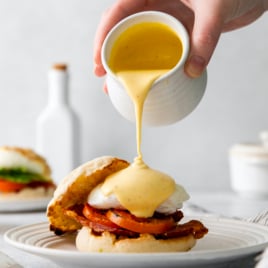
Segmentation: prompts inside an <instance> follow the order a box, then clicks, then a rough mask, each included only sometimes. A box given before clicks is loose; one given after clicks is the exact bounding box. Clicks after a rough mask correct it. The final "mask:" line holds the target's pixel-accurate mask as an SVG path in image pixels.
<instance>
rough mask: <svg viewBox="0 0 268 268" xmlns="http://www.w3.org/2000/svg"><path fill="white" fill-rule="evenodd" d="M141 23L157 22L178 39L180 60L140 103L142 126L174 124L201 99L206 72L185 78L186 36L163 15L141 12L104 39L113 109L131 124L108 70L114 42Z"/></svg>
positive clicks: (129, 107)
mask: <svg viewBox="0 0 268 268" xmlns="http://www.w3.org/2000/svg"><path fill="white" fill-rule="evenodd" d="M141 22H160V23H163V24H166V25H167V26H169V27H171V28H172V29H173V30H174V31H175V32H176V33H177V34H178V36H179V37H180V39H181V41H182V45H183V52H182V56H181V58H180V60H179V62H178V63H177V65H176V66H175V67H174V68H173V69H172V70H170V71H169V72H167V73H166V74H164V75H163V76H161V77H160V78H158V79H157V80H156V81H155V82H154V83H153V85H152V88H151V89H150V92H149V94H148V96H147V99H146V101H145V103H144V110H143V123H144V124H146V125H151V126H161V125H168V124H172V123H175V122H177V121H179V120H181V119H183V118H184V117H185V116H187V115H188V114H189V113H191V112H192V111H193V110H194V109H195V108H196V106H197V105H198V103H199V102H200V100H201V99H202V97H203V95H204V92H205V88H206V84H207V73H206V71H205V72H204V73H203V75H202V76H201V77H199V78H189V77H188V76H187V75H186V74H185V73H184V64H185V61H186V59H187V57H188V54H189V49H190V44H189V36H188V33H187V31H186V29H185V27H184V26H183V25H182V23H181V22H180V21H178V20H177V19H176V18H174V17H172V16H171V15H168V14H166V13H163V12H158V11H144V12H140V13H136V14H134V15H131V16H129V17H127V18H125V19H124V20H122V21H120V22H119V23H118V24H117V25H116V26H115V27H114V28H113V29H112V30H111V31H110V32H109V34H108V35H107V37H106V39H105V41H104V43H103V47H102V62H103V65H104V68H105V70H106V72H107V78H106V83H107V88H108V93H109V96H110V99H111V101H112V103H113V105H114V107H115V108H116V109H117V110H118V111H119V113H120V114H121V115H122V116H124V117H125V118H126V119H128V120H131V121H135V111H134V105H133V103H132V101H131V99H130V97H129V96H128V94H127V92H126V90H125V88H124V87H123V85H122V84H121V82H120V81H119V80H118V78H117V76H116V75H115V74H114V73H113V72H112V70H111V69H110V68H109V66H108V64H107V63H108V61H109V56H110V53H111V50H112V47H113V44H114V42H115V41H116V40H117V38H118V36H119V35H120V34H121V33H122V32H124V31H125V30H126V29H127V28H128V27H130V26H132V25H134V24H137V23H141Z"/></svg>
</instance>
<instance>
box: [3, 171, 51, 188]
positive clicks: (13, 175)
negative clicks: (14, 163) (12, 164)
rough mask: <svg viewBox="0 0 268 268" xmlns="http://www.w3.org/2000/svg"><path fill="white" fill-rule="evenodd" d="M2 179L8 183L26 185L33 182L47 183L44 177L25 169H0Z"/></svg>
mask: <svg viewBox="0 0 268 268" xmlns="http://www.w3.org/2000/svg"><path fill="white" fill-rule="evenodd" d="M1 177H2V178H4V179H5V180H8V181H12V182H18V183H25V184H26V183H30V182H32V181H46V179H45V178H44V177H43V176H42V175H40V174H37V173H33V172H29V171H27V170H26V169H25V168H12V169H7V168H0V178H1Z"/></svg>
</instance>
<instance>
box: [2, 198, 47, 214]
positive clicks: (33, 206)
mask: <svg viewBox="0 0 268 268" xmlns="http://www.w3.org/2000/svg"><path fill="white" fill-rule="evenodd" d="M50 200H51V197H40V198H36V197H35V198H25V199H21V200H17V199H13V200H8V201H7V200H0V212H17V211H33V210H43V209H46V207H47V205H48V203H49V201H50Z"/></svg>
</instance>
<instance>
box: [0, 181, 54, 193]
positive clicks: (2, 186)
mask: <svg viewBox="0 0 268 268" xmlns="http://www.w3.org/2000/svg"><path fill="white" fill-rule="evenodd" d="M25 187H29V188H37V187H45V188H49V187H54V184H53V183H52V182H42V181H34V182H30V183H19V182H14V181H9V180H5V179H0V192H4V193H12V192H19V191H20V190H22V189H23V188H25Z"/></svg>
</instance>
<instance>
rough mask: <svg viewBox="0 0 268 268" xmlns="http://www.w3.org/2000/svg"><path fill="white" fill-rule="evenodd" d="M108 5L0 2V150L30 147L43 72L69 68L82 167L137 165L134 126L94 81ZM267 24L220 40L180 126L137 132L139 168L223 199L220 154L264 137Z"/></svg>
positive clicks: (224, 167) (57, 0)
mask: <svg viewBox="0 0 268 268" xmlns="http://www.w3.org/2000/svg"><path fill="white" fill-rule="evenodd" d="M113 2H114V1H112V0H101V1H88V0H46V1H40V0H39V1H36V0H24V1H20V0H9V1H7V0H0V100H1V105H0V122H1V131H0V145H18V146H25V147H34V146H35V123H36V119H37V117H38V115H39V114H40V112H41V111H42V110H43V108H44V107H45V105H46V101H47V71H48V69H49V68H50V66H51V65H52V64H53V63H54V62H67V63H68V64H69V67H70V72H71V81H70V87H71V90H70V98H71V104H72V106H73V108H74V109H75V111H76V113H77V114H78V116H79V117H80V121H81V160H80V162H81V163H82V162H85V161H88V160H90V159H92V158H94V157H97V156H101V155H115V156H119V157H122V158H125V159H127V160H129V161H132V159H133V158H134V157H135V155H136V147H135V126H134V124H133V123H130V122H128V121H126V120H125V119H123V118H122V117H121V116H120V115H119V114H118V113H117V111H115V109H114V108H113V107H112V104H111V103H110V101H109V98H108V96H106V95H105V94H104V93H103V91H102V85H103V82H104V79H102V78H97V77H96V76H94V74H93V55H92V49H93V39H94V35H95V31H96V27H97V25H98V23H99V21H100V17H101V15H102V13H103V11H104V10H105V9H106V8H107V7H109V5H110V4H112V3H113ZM267 25H268V16H267V14H265V15H264V16H263V17H262V18H260V19H259V20H258V21H257V22H255V23H254V24H252V25H250V26H248V27H246V28H243V29H241V30H238V31H235V32H231V33H226V34H223V35H222V37H221V39H220V42H219V44H218V46H217V49H216V51H215V54H214V56H213V58H212V60H211V62H210V64H209V67H208V86H207V91H206V93H205V96H204V98H203V100H202V102H201V103H200V104H199V106H198V108H197V109H196V110H195V111H194V112H193V113H192V114H190V115H189V116H188V117H187V118H185V119H184V120H182V121H181V122H179V123H177V124H175V125H171V126H167V127H162V128H144V132H143V145H142V151H143V154H144V159H145V161H146V162H147V163H148V164H149V165H151V166H152V167H154V168H158V169H160V170H162V171H165V172H166V173H168V174H170V175H172V176H173V177H174V178H175V179H176V180H177V181H178V182H179V183H182V184H184V185H185V187H186V188H187V189H190V190H195V189H201V190H202V189H204V190H219V189H223V190H227V189H229V187H230V186H229V166H228V150H229V148H230V147H231V146H232V145H233V144H234V143H237V142H242V141H256V140H258V134H259V132H260V131H262V130H264V129H266V128H268V116H267V114H268V106H267V101H268V52H267V48H268V38H267V33H268V30H267Z"/></svg>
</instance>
